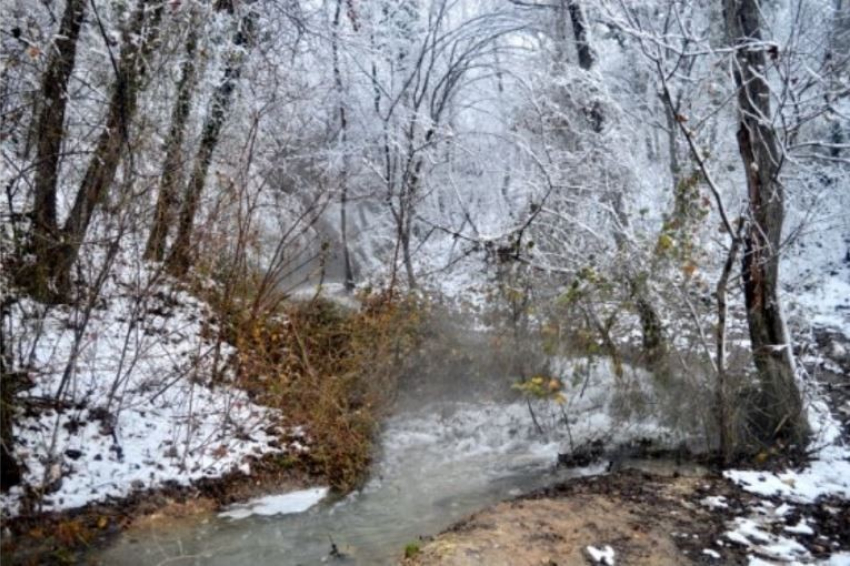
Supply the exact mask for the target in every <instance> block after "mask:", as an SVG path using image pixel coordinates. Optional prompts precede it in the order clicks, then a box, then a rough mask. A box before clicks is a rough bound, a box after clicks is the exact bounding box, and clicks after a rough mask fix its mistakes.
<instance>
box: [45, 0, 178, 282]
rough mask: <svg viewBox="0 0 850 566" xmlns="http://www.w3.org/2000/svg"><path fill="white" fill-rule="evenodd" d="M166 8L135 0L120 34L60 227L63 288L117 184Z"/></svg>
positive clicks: (58, 275) (57, 273) (58, 276)
mask: <svg viewBox="0 0 850 566" xmlns="http://www.w3.org/2000/svg"><path fill="white" fill-rule="evenodd" d="M163 10H164V3H163V2H157V3H156V4H154V5H153V6H150V5H149V4H148V2H145V1H144V0H139V2H138V4H137V6H136V9H135V11H134V13H133V16H132V19H131V22H130V25H129V27H128V28H127V30H126V31H125V34H124V43H123V45H122V47H121V54H120V57H119V59H118V61H115V60H113V67H114V71H115V82H114V83H113V85H112V95H111V98H110V101H109V108H108V109H107V117H106V124H105V125H104V127H103V130H102V131H101V134H100V136H99V137H98V140H97V144H96V146H95V149H94V152H93V154H92V157H91V160H90V161H89V165H88V168H87V169H86V173H85V176H84V177H83V180H82V183H81V184H80V188H79V189H78V191H77V195H76V198H75V199H74V205H73V208H72V209H71V213H70V215H69V216H68V219H67V220H66V221H65V225H64V227H63V228H62V241H61V244H60V247H59V250H58V254H57V257H56V258H55V261H54V263H53V264H52V265H53V267H54V271H53V274H52V279H53V282H54V284H56V285H57V286H58V287H60V288H62V289H67V282H68V281H69V279H70V273H71V268H72V267H73V265H74V263H75V262H76V260H77V257H78V255H79V251H80V246H81V245H82V243H83V240H84V239H85V236H86V232H87V231H88V227H89V224H90V223H91V219H92V215H93V214H94V211H95V208H96V207H97V206H98V205H99V204H100V203H101V202H102V201H103V199H104V198H105V197H106V195H107V194H108V192H109V189H110V186H111V185H112V183H113V182H114V180H115V174H116V172H117V170H118V165H119V163H120V161H121V157H122V149H123V148H124V147H126V146H127V145H128V144H129V143H130V131H131V126H132V121H133V118H134V116H135V114H136V110H137V107H138V98H139V94H140V91H141V89H142V85H143V81H144V78H145V74H146V69H145V59H146V57H148V56H149V55H150V54H151V51H152V50H153V47H154V46H155V44H156V40H157V38H158V35H159V31H160V20H161V19H162V13H163Z"/></svg>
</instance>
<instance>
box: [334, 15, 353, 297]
mask: <svg viewBox="0 0 850 566" xmlns="http://www.w3.org/2000/svg"><path fill="white" fill-rule="evenodd" d="M342 2H343V0H337V2H336V11H335V12H334V21H333V25H334V29H333V36H332V39H333V67H334V69H333V73H334V86H335V87H336V91H337V96H338V97H339V127H340V138H341V139H340V141H341V142H342V151H343V156H342V171H341V172H340V177H341V179H342V181H341V185H342V186H341V193H340V198H339V201H340V212H339V229H340V232H341V236H342V261H343V264H344V267H345V289H346V290H347V291H352V290H354V271H353V270H352V268H351V254H350V253H349V250H348V217H347V214H348V147H347V145H348V117H347V116H346V112H345V102H344V97H345V89H344V87H343V84H342V73H341V72H340V68H339V24H340V15H341V13H342Z"/></svg>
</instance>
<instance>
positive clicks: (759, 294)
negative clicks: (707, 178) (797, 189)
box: [724, 0, 808, 446]
mask: <svg viewBox="0 0 850 566" xmlns="http://www.w3.org/2000/svg"><path fill="white" fill-rule="evenodd" d="M724 12H725V19H726V29H727V33H728V34H729V40H730V42H731V43H732V45H733V46H734V47H735V48H736V49H737V52H736V62H737V67H736V69H735V82H736V84H737V87H738V109H739V121H740V123H739V129H738V146H739V149H740V153H741V158H742V160H743V164H744V171H745V173H746V177H747V189H748V193H749V218H748V225H747V227H746V229H745V231H744V254H743V280H744V297H745V301H746V306H747V322H748V323H749V329H750V341H751V343H752V350H753V357H754V360H755V365H756V368H757V370H758V374H759V378H760V382H761V388H760V390H761V391H760V399H759V400H758V401H759V403H758V405H759V407H758V408H759V410H760V411H761V413H762V416H761V418H760V419H759V421H758V422H757V427H756V428H757V429H758V430H757V433H758V434H759V435H760V436H761V437H762V438H761V440H763V441H765V442H773V441H775V440H782V441H785V442H789V443H793V444H797V445H798V446H799V445H801V444H802V443H803V442H804V441H805V439H806V436H807V429H808V427H807V424H806V419H805V415H804V414H803V403H802V399H801V396H800V391H799V389H798V388H797V383H796V378H795V374H794V364H793V358H792V352H791V347H792V345H791V344H790V342H789V339H788V336H787V335H786V331H785V324H784V321H783V319H782V311H781V305H780V302H779V295H778V284H779V281H778V279H779V247H780V239H781V237H782V223H783V220H784V195H783V189H782V185H781V183H780V181H779V171H780V167H781V163H782V154H781V152H780V149H779V144H778V142H777V139H776V132H775V130H774V128H773V127H772V126H771V120H770V87H769V86H768V84H767V83H766V82H765V79H764V76H765V73H766V57H765V51H764V50H765V49H766V48H765V47H764V45H762V44H761V39H762V38H761V24H760V21H759V14H760V9H759V3H758V1H757V0H724Z"/></svg>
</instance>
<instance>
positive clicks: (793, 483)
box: [724, 398, 850, 503]
mask: <svg viewBox="0 0 850 566" xmlns="http://www.w3.org/2000/svg"><path fill="white" fill-rule="evenodd" d="M808 415H809V423H810V425H811V427H812V429H813V434H814V438H815V439H816V440H815V442H816V445H819V446H820V447H819V448H818V450H817V452H816V454H815V456H814V458H813V460H812V461H811V463H810V464H809V465H808V466H807V467H806V468H804V469H803V470H800V471H794V470H787V471H785V472H780V473H773V472H763V471H753V470H729V471H727V472H725V473H724V475H725V476H726V477H727V478H729V479H730V480H732V481H733V482H735V483H736V484H738V485H739V486H741V487H742V488H743V489H744V490H746V491H749V492H750V493H754V494H757V495H762V496H779V497H782V498H783V499H786V500H788V501H792V502H798V503H813V502H814V501H815V500H816V499H817V498H818V497H821V496H824V495H836V496H839V497H844V498H850V450H848V447H847V446H845V445H844V444H843V442H842V441H841V436H840V425H839V423H838V422H837V421H836V420H835V419H834V418H833V417H832V415H831V414H830V411H829V408H828V406H827V405H826V402H825V401H824V400H823V399H821V398H816V399H812V400H811V401H810V403H809V408H808Z"/></svg>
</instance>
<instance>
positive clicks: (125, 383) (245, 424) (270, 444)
mask: <svg viewBox="0 0 850 566" xmlns="http://www.w3.org/2000/svg"><path fill="white" fill-rule="evenodd" d="M113 273H114V275H112V276H110V277H109V278H108V279H107V281H106V282H105V284H104V286H103V290H102V293H101V298H100V299H98V300H97V301H96V303H95V304H94V306H93V308H92V309H91V311H90V313H88V321H86V320H85V319H86V318H87V313H86V312H85V311H86V308H85V307H84V306H83V307H79V306H78V307H74V308H70V307H65V306H45V305H42V304H38V303H35V302H32V301H30V300H27V299H16V300H15V302H13V304H12V306H11V310H10V313H9V316H8V317H6V318H5V319H4V321H3V323H4V324H6V325H7V326H8V328H6V329H5V330H6V331H8V334H7V335H8V336H13V337H14V344H13V345H12V346H13V348H14V353H15V358H16V359H15V362H16V364H17V365H18V366H19V368H20V369H22V370H25V371H26V374H27V376H28V378H29V380H30V381H31V387H30V388H29V389H28V390H26V391H25V392H23V393H22V398H21V401H20V407H21V408H22V410H23V411H24V415H23V417H22V418H20V419H18V420H17V422H16V426H15V429H14V435H15V437H16V438H17V440H18V444H17V446H16V453H17V456H18V457H19V459H20V461H21V462H22V463H23V464H24V465H25V467H26V469H25V473H24V482H23V485H21V486H18V487H15V488H13V489H12V490H11V491H10V492H9V493H8V494H3V495H2V508H3V513H4V514H6V515H16V514H19V513H22V512H28V511H38V510H45V511H49V510H62V509H70V508H74V507H80V506H83V505H85V504H87V503H90V502H94V501H103V500H106V499H107V498H111V497H121V496H126V495H127V494H129V493H130V492H132V491H134V490H139V489H147V488H156V487H159V486H162V485H164V484H166V483H170V482H173V483H176V484H181V485H185V484H188V483H190V482H192V481H194V480H198V479H200V478H209V477H217V476H221V475H223V474H226V473H228V472H231V471H234V470H241V471H242V472H244V473H250V462H251V459H252V458H254V457H258V456H262V455H263V454H267V453H270V452H277V451H281V450H285V449H287V448H288V447H281V446H280V445H279V443H278V438H279V434H278V433H279V432H280V429H279V426H280V419H281V415H280V414H278V413H277V412H276V411H273V410H270V409H268V408H265V407H260V406H257V405H256V404H254V403H252V402H251V401H250V400H249V399H248V398H247V396H246V394H245V393H244V392H243V391H241V390H240V389H238V388H236V387H234V386H233V385H232V376H231V373H230V371H229V369H228V365H227V364H228V362H229V361H230V358H231V356H232V354H233V353H234V352H233V348H232V347H231V346H229V345H228V344H226V343H219V342H218V341H217V336H218V331H217V329H216V327H215V324H214V322H213V321H212V320H211V309H210V308H209V306H208V305H206V304H204V303H203V302H201V301H199V300H197V299H196V298H194V297H193V296H191V295H190V294H188V293H186V292H183V291H180V290H178V289H177V288H176V287H175V286H174V284H173V283H171V282H169V281H168V280H167V278H165V277H164V276H162V274H160V273H157V271H156V269H155V266H151V265H147V264H144V263H141V262H135V261H131V260H128V259H127V258H125V257H123V256H119V257H118V260H117V261H116V265H115V268H114V269H113ZM214 375H216V376H217V377H216V378H215V379H213V376H214ZM294 448H299V447H294ZM33 495H43V497H42V498H41V499H40V500H38V499H37V498H35V499H33V498H32V497H31V496H33ZM27 500H29V503H31V504H32V505H33V507H31V508H28V507H27V506H26V505H24V503H25V502H26V501H27Z"/></svg>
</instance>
